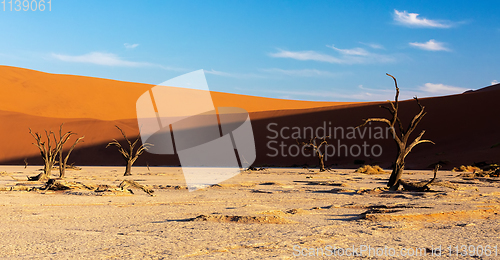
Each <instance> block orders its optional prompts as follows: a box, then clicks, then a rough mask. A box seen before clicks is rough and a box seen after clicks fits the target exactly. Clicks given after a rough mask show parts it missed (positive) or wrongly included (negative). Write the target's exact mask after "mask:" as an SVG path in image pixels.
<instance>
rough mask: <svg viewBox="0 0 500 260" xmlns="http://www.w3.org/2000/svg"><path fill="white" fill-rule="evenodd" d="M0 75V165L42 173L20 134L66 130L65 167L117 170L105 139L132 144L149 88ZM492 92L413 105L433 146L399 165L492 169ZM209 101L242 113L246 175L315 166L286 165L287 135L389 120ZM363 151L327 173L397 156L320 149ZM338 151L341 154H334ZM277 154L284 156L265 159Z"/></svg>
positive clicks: (19, 72) (293, 104) (403, 111)
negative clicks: (247, 129) (421, 112)
mask: <svg viewBox="0 0 500 260" xmlns="http://www.w3.org/2000/svg"><path fill="white" fill-rule="evenodd" d="M0 72H2V73H0V81H1V82H0V84H1V86H2V88H1V89H2V90H1V91H2V93H1V95H0V98H1V100H0V121H1V122H2V124H0V145H1V146H2V149H0V164H23V160H24V159H25V158H28V162H29V163H30V164H41V162H42V161H41V159H40V155H39V153H38V150H37V148H36V147H35V146H34V145H32V142H33V139H32V137H31V136H30V135H29V133H28V128H30V127H31V128H32V129H33V130H34V131H37V132H42V131H43V130H44V129H48V130H52V131H57V130H58V128H59V125H60V124H61V123H65V125H64V129H65V130H66V131H69V130H71V131H73V132H76V133H78V135H79V136H81V135H85V139H84V140H85V142H84V143H82V144H79V145H78V146H77V148H76V149H75V151H74V152H73V155H72V156H71V158H70V162H75V163H76V164H77V165H122V164H123V161H122V158H121V157H120V155H119V153H118V152H117V151H116V148H114V147H110V148H107V149H106V148H105V146H106V144H107V143H108V142H109V141H111V140H112V139H114V138H116V139H121V136H120V133H119V132H118V131H117V129H116V128H115V127H114V125H119V126H120V127H122V128H123V129H124V130H125V132H126V133H127V134H128V135H129V136H131V137H132V136H133V137H135V136H137V135H138V133H139V130H138V126H137V120H136V119H135V102H136V98H137V97H139V96H140V95H141V94H142V93H143V92H145V91H147V89H148V88H150V87H151V85H146V84H139V83H127V82H120V81H113V80H105V79H96V78H88V77H80V76H67V75H54V74H47V73H42V72H36V71H31V70H26V69H19V68H12V67H0ZM499 86H500V85H496V86H492V87H488V88H485V89H483V90H478V91H470V92H468V93H464V94H460V95H453V96H445V97H434V98H425V99H422V100H421V103H422V105H424V106H426V111H427V112H428V114H427V115H426V116H425V117H424V119H423V120H422V122H421V123H420V125H419V127H418V129H416V131H415V132H414V134H413V137H412V138H414V137H416V136H417V135H418V134H419V133H420V131H421V130H424V129H425V130H426V133H425V135H424V138H425V139H430V140H432V141H434V142H435V143H436V144H435V145H432V144H428V143H427V144H421V145H419V146H417V147H415V149H414V150H413V151H412V153H410V155H409V156H408V158H407V163H406V167H407V168H413V169H424V168H426V167H428V166H429V165H431V164H433V163H437V162H439V163H440V164H443V165H444V166H445V168H452V167H454V166H459V165H461V164H472V163H474V162H476V163H477V162H482V161H486V162H488V163H491V162H499V161H500V131H499V129H500V120H498V117H499V116H498V107H497V103H498V100H499V99H500V88H499ZM68 88H69V89H70V90H68ZM118 90H121V91H118ZM176 90H178V91H180V90H179V89H176ZM191 91H192V90H191ZM80 92H81V95H79V93H80ZM94 93H99V94H98V95H97V94H94ZM212 94H213V96H214V100H215V104H216V106H240V107H243V108H245V109H247V110H248V111H249V112H250V118H251V123H252V128H253V133H254V136H255V144H256V151H257V159H256V161H255V163H254V166H266V165H267V166H293V165H295V166H299V165H309V166H313V165H316V164H317V160H316V159H315V158H314V157H313V156H309V157H306V156H298V157H295V156H291V155H290V154H292V153H296V152H297V151H298V149H297V148H295V149H292V148H293V147H292V146H294V145H295V146H296V145H297V143H296V141H295V139H294V137H290V136H291V134H292V129H294V128H298V129H304V128H306V127H308V128H312V129H319V128H321V127H324V126H326V127H342V128H344V129H348V128H349V127H351V128H352V127H355V126H357V125H359V124H361V123H362V122H363V121H362V120H363V119H366V118H369V117H387V116H388V112H387V111H386V110H383V109H380V108H378V105H379V104H380V102H368V103H355V104H348V103H347V104H346V103H328V102H323V103H322V102H305V101H287V100H279V99H267V98H258V97H250V96H241V95H233V94H225V93H212ZM21 97H22V98H21ZM59 97H63V99H62V103H57V99H58V98H59ZM72 98H74V100H72ZM291 108H294V109H291ZM2 110H4V111H2ZM417 112H418V106H417V105H416V104H415V102H414V101H413V100H409V101H402V102H401V103H400V112H399V114H400V116H401V119H402V120H403V124H405V125H407V124H408V123H409V122H410V121H411V118H412V116H413V115H414V114H415V113H417ZM34 114H38V115H34ZM40 115H41V116H40ZM43 115H50V117H44V116H43ZM70 117H73V118H70ZM114 119H116V120H114ZM377 126H378V127H380V126H381V127H384V125H383V124H377V123H373V124H372V126H371V127H372V129H375V127H377ZM282 130H283V131H282ZM277 131H279V132H282V133H284V136H277V134H276V133H277ZM359 131H364V130H362V129H359ZM303 138H306V137H303ZM73 140H74V139H73ZM365 141H366V142H367V144H369V145H371V147H373V146H374V145H380V146H381V148H382V149H381V151H382V150H383V152H382V153H381V154H380V156H373V154H371V155H370V154H369V155H365V154H364V153H365V152H364V151H363V153H361V152H360V155H359V156H350V155H348V156H345V155H344V152H342V153H341V155H339V154H338V153H337V154H336V155H335V156H330V158H329V159H328V160H327V162H326V165H327V166H333V167H356V166H357V164H360V163H367V164H380V165H381V166H382V167H385V168H388V167H390V166H391V163H392V161H393V159H394V155H395V151H396V147H395V144H394V142H393V140H392V138H391V137H390V136H389V137H388V138H384V139H382V140H377V139H375V138H370V137H368V136H367V137H365V138H355V139H349V138H347V137H339V138H336V139H331V140H329V144H332V145H334V146H336V148H337V149H338V150H339V151H340V150H342V149H343V150H342V151H346V149H347V147H354V146H356V145H357V146H358V147H362V145H364V142H365ZM340 144H342V145H344V146H345V147H346V148H340V147H341V146H340ZM282 146H283V148H282ZM290 147H292V148H290ZM278 150H282V151H284V152H285V153H284V154H283V153H281V152H280V153H279V154H277V155H274V154H275V153H276V151H278ZM357 151H358V150H354V152H357ZM359 151H360V150H359ZM375 151H377V152H378V150H375ZM146 164H148V165H151V166H154V165H172V166H177V165H179V160H178V157H177V155H154V154H149V153H147V152H146V153H145V154H144V155H142V156H141V157H140V158H139V160H138V161H137V162H136V165H146Z"/></svg>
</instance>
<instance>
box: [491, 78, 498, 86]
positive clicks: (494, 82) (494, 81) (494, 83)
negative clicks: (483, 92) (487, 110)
mask: <svg viewBox="0 0 500 260" xmlns="http://www.w3.org/2000/svg"><path fill="white" fill-rule="evenodd" d="M498 83H499V82H498V80H496V79H495V80H493V81H492V82H491V85H496V84H498Z"/></svg>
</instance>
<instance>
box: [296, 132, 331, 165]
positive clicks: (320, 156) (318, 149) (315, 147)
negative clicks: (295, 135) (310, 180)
mask: <svg viewBox="0 0 500 260" xmlns="http://www.w3.org/2000/svg"><path fill="white" fill-rule="evenodd" d="M328 137H330V136H325V137H323V138H319V137H314V138H311V139H309V141H308V142H307V143H306V142H299V140H298V139H295V141H297V144H299V145H302V146H305V147H311V148H312V149H313V151H314V153H315V154H316V156H317V157H318V161H319V171H320V172H324V171H326V169H325V160H324V158H325V155H324V154H323V153H322V152H321V146H323V145H324V144H325V145H326V144H328V142H327V141H326V138H328ZM317 141H318V142H317Z"/></svg>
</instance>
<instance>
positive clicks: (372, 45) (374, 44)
mask: <svg viewBox="0 0 500 260" xmlns="http://www.w3.org/2000/svg"><path fill="white" fill-rule="evenodd" d="M359 43H361V44H364V45H366V46H368V47H370V48H372V49H381V50H383V49H385V48H384V46H383V45H382V44H378V43H365V42H359Z"/></svg>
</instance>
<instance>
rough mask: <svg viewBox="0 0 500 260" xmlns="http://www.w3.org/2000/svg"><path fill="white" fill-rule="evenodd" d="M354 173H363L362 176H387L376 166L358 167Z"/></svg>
mask: <svg viewBox="0 0 500 260" xmlns="http://www.w3.org/2000/svg"><path fill="white" fill-rule="evenodd" d="M355 172H359V173H364V174H388V173H389V172H386V171H384V169H382V168H380V166H378V165H374V166H371V165H363V166H362V167H359V168H358V169H357V170H356V171H355Z"/></svg>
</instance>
